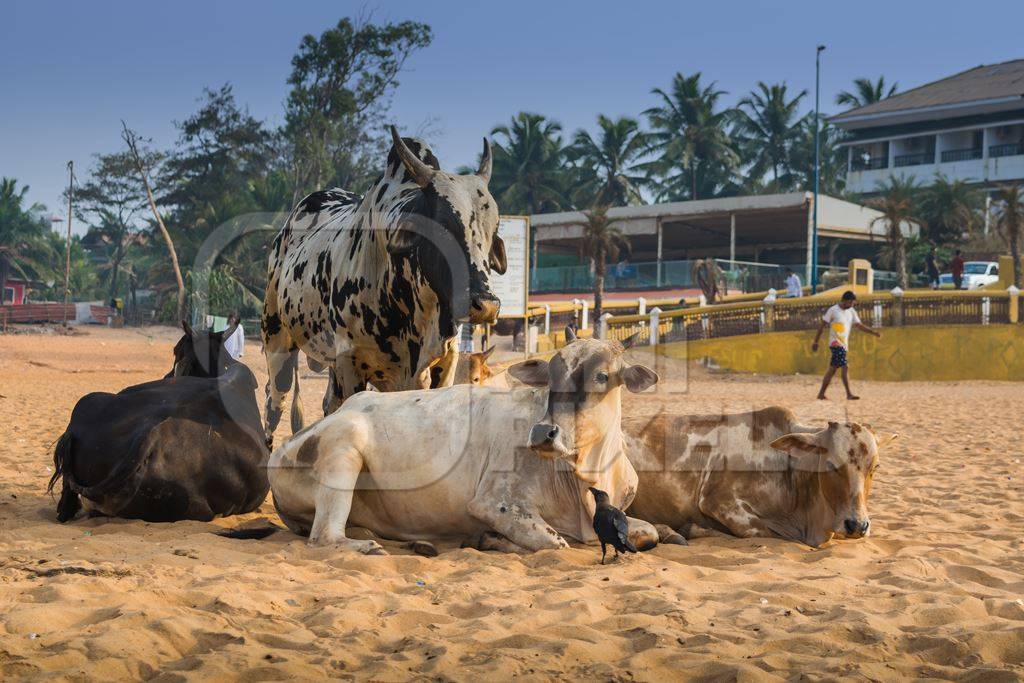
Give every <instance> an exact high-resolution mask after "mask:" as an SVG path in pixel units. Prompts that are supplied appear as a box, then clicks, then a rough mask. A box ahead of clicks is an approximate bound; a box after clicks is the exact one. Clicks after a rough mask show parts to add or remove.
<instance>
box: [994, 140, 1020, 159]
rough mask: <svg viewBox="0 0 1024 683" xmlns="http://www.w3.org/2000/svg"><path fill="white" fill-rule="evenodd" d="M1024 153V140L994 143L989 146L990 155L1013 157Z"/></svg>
mask: <svg viewBox="0 0 1024 683" xmlns="http://www.w3.org/2000/svg"><path fill="white" fill-rule="evenodd" d="M1019 154H1024V142H1010V143H1007V144H1004V145H992V146H991V147H989V148H988V155H989V157H990V158H991V157H1012V156H1017V155H1019Z"/></svg>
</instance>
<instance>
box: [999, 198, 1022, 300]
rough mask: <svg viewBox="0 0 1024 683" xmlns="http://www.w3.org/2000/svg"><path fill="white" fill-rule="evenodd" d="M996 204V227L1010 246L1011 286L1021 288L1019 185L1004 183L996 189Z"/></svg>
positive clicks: (1020, 209)
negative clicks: (1011, 262)
mask: <svg viewBox="0 0 1024 683" xmlns="http://www.w3.org/2000/svg"><path fill="white" fill-rule="evenodd" d="M996 206H997V210H998V212H999V213H998V214H997V217H996V229H997V230H998V231H999V233H1000V234H1001V235H1002V236H1003V239H1004V240H1006V244H1007V245H1008V246H1009V247H1010V256H1011V257H1012V258H1013V286H1014V287H1016V288H1017V289H1021V288H1022V287H1024V285H1022V284H1021V280H1022V278H1021V276H1022V275H1024V273H1021V270H1022V268H1021V257H1020V242H1021V237H1022V236H1024V194H1022V193H1021V191H1020V185H1004V186H1002V187H1000V188H999V190H998V191H996Z"/></svg>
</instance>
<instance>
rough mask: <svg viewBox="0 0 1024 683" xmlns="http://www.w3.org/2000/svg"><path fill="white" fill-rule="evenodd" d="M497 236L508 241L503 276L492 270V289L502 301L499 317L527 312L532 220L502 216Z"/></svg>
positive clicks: (525, 217)
mask: <svg viewBox="0 0 1024 683" xmlns="http://www.w3.org/2000/svg"><path fill="white" fill-rule="evenodd" d="M498 236H499V237H501V239H502V241H503V242H504V243H505V259H506V261H507V262H508V266H507V268H506V269H505V274H504V275H498V274H497V273H495V272H492V273H491V291H492V292H493V293H494V295H495V296H496V297H498V300H499V301H501V313H499V315H498V317H499V318H522V317H523V316H524V315H526V306H527V297H528V296H529V292H530V279H529V278H530V219H529V218H528V217H527V216H501V218H500V219H499V222H498Z"/></svg>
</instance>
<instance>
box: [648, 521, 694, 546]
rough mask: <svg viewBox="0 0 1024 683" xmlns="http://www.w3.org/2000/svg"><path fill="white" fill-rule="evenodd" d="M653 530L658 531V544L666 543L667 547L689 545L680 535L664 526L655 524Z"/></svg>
mask: <svg viewBox="0 0 1024 683" xmlns="http://www.w3.org/2000/svg"><path fill="white" fill-rule="evenodd" d="M654 528H655V529H657V530H658V542H659V543H667V544H669V545H690V544H689V542H687V540H686V539H685V538H683V536H682V534H680V533H679V532H678V531H676V530H674V529H673V528H672V527H670V526H668V525H666V524H655V525H654Z"/></svg>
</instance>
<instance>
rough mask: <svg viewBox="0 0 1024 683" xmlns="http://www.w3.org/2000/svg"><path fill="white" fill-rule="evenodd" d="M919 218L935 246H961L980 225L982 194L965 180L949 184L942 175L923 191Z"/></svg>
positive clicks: (950, 181)
mask: <svg viewBox="0 0 1024 683" xmlns="http://www.w3.org/2000/svg"><path fill="white" fill-rule="evenodd" d="M920 194H921V196H920V199H919V204H920V207H919V209H918V215H919V216H920V218H921V220H923V221H924V222H925V223H926V224H927V226H928V237H929V238H930V239H931V240H932V242H934V243H935V244H944V243H951V242H961V241H962V240H963V236H964V234H965V233H967V234H970V233H971V232H973V231H974V228H975V227H976V226H977V225H978V223H980V222H981V212H982V210H983V209H984V207H985V193H984V192H983V191H982V190H980V189H978V188H975V187H972V186H971V185H969V184H968V183H967V182H966V181H964V180H950V179H949V178H947V177H946V176H945V175H943V174H942V173H936V174H935V181H934V182H933V183H932V184H931V185H929V186H928V187H925V188H922V190H921V193H920Z"/></svg>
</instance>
